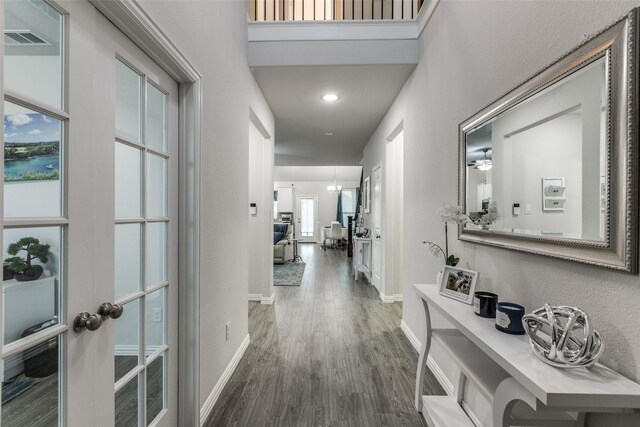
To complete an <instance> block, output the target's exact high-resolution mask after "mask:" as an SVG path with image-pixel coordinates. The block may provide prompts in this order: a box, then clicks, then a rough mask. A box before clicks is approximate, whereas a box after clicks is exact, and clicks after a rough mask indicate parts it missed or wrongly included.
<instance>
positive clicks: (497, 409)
mask: <svg viewBox="0 0 640 427" xmlns="http://www.w3.org/2000/svg"><path fill="white" fill-rule="evenodd" d="M520 400H521V401H523V402H524V403H526V404H527V405H529V406H530V407H531V409H533V410H534V411H535V410H536V409H537V406H538V399H536V397H535V396H534V395H532V394H531V393H530V392H529V391H528V390H527V389H526V388H524V387H522V385H521V384H520V383H519V382H518V381H516V380H515V379H513V378H507V379H505V380H503V381H502V382H501V383H500V385H498V388H497V389H496V394H495V396H494V398H493V427H509V426H510V425H511V420H510V418H511V417H510V414H511V410H512V409H513V406H514V405H515V404H516V403H517V402H518V401H520Z"/></svg>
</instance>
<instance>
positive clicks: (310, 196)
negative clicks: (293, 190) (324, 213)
mask: <svg viewBox="0 0 640 427" xmlns="http://www.w3.org/2000/svg"><path fill="white" fill-rule="evenodd" d="M300 199H313V200H314V204H313V219H314V220H315V224H314V225H313V239H310V238H309V237H302V235H301V233H302V223H301V222H300ZM296 219H297V221H298V226H297V227H296V233H297V236H295V237H296V238H297V239H299V240H300V242H302V243H310V242H313V243H315V242H318V241H319V239H320V227H319V226H318V224H319V221H318V195H317V194H299V195H297V196H296Z"/></svg>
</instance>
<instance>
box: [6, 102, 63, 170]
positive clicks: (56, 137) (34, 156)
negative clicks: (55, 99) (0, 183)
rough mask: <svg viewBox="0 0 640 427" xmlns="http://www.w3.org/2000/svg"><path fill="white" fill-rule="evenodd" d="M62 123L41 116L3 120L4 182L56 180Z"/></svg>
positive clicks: (18, 116)
mask: <svg viewBox="0 0 640 427" xmlns="http://www.w3.org/2000/svg"><path fill="white" fill-rule="evenodd" d="M61 130H62V124H61V122H60V120H58V119H56V118H53V117H49V116H46V115H44V114H40V113H22V114H8V115H5V116H4V181H5V182H20V181H43V180H57V179H59V175H60V134H61Z"/></svg>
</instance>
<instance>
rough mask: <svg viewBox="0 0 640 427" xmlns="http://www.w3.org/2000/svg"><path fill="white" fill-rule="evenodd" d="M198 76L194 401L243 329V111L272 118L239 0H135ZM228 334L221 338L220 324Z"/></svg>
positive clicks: (203, 394)
mask: <svg viewBox="0 0 640 427" xmlns="http://www.w3.org/2000/svg"><path fill="white" fill-rule="evenodd" d="M141 4H142V6H143V7H144V8H145V10H146V11H147V13H148V14H149V15H150V17H151V18H152V19H153V20H155V21H156V22H157V23H158V25H159V26H160V28H162V30H163V31H164V32H165V33H166V34H167V36H168V37H169V38H170V39H171V40H172V41H173V42H174V44H175V45H176V46H178V48H179V49H181V50H182V52H183V54H184V55H185V56H186V57H187V58H189V60H190V61H191V62H192V63H193V65H194V66H195V67H196V68H197V69H198V71H199V72H200V73H201V74H202V80H203V90H204V93H203V100H202V107H203V120H202V125H201V129H202V138H203V139H202V150H201V154H200V159H201V165H202V166H201V205H200V219H201V224H200V225H201V236H200V238H201V242H200V247H201V249H202V250H201V259H200V266H201V271H200V287H201V288H200V314H201V317H200V324H201V325H203V327H202V328H201V330H200V352H201V354H200V402H201V405H202V404H203V403H204V402H205V400H206V399H207V397H208V396H209V394H210V393H211V391H212V390H213V388H214V386H215V384H216V383H217V381H218V380H219V379H220V376H221V374H222V372H223V371H224V369H225V368H226V367H227V365H228V364H229V362H230V361H231V358H232V357H233V355H234V354H235V353H236V351H237V350H238V347H239V346H240V344H241V343H242V341H243V340H244V338H245V337H246V335H247V333H248V316H247V310H248V301H247V294H248V292H249V287H248V281H249V273H248V271H249V267H248V265H249V264H248V253H249V251H248V246H249V243H248V242H249V235H248V225H249V218H248V217H249V215H248V206H247V200H248V199H249V193H248V191H249V182H248V180H249V173H248V167H249V162H248V157H249V150H248V147H249V126H248V121H249V116H250V108H251V109H252V110H253V112H254V113H255V115H256V116H257V117H258V118H259V119H260V121H261V122H262V124H263V125H264V127H265V128H266V130H267V131H268V132H269V134H270V135H274V120H273V115H272V114H271V112H270V110H269V107H268V105H267V103H266V102H265V100H264V97H263V96H262V94H261V92H260V90H259V88H258V87H257V85H256V83H255V80H254V79H253V76H252V75H251V72H250V70H249V67H248V65H247V21H246V17H247V13H248V2H246V1H233V0H222V1H200V2H191V1H182V0H175V1H149V0H143V1H142V2H141ZM227 321H231V338H230V340H229V341H226V340H225V323H226V322H227Z"/></svg>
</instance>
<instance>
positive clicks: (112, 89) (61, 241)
mask: <svg viewBox="0 0 640 427" xmlns="http://www.w3.org/2000/svg"><path fill="white" fill-rule="evenodd" d="M2 13H3V15H4V20H3V31H4V34H5V38H4V55H3V71H4V73H3V75H4V79H3V85H4V87H3V94H4V101H5V102H4V106H3V116H4V130H5V131H4V137H3V141H2V142H3V147H4V154H5V162H4V165H3V168H4V177H5V179H4V185H3V212H4V215H3V224H2V225H3V236H2V240H3V251H4V257H5V258H7V257H11V256H14V255H13V254H14V253H16V255H15V256H16V257H22V258H23V259H28V258H30V257H27V254H26V251H25V250H31V251H32V252H34V254H35V255H34V256H35V258H33V259H31V260H30V261H31V264H32V267H31V268H28V265H22V266H20V265H19V264H20V261H19V260H14V262H13V263H12V265H11V266H10V267H12V268H9V269H7V268H5V274H3V276H4V277H3V292H2V316H1V318H2V329H3V336H4V339H3V345H2V362H3V365H2V372H3V378H2V381H3V384H2V386H3V387H2V394H3V399H2V401H3V403H2V408H1V409H2V413H1V417H2V419H1V423H2V425H3V426H30V427H31V426H55V425H61V426H62V425H64V426H87V425H95V426H109V425H117V426H119V427H120V426H146V425H162V426H174V425H177V396H176V394H177V378H176V372H177V369H176V367H177V366H176V363H177V337H176V327H177V304H176V303H177V285H178V284H177V255H176V250H175V248H176V246H177V238H178V236H177V222H176V220H177V212H176V209H177V202H176V201H177V196H178V195H177V172H178V171H177V114H178V113H177V90H178V89H177V85H176V83H175V82H174V81H173V80H172V79H171V78H170V77H169V76H168V75H167V74H166V73H164V72H163V71H162V70H161V69H160V67H158V66H157V64H155V63H153V62H152V61H151V60H150V59H149V58H148V57H147V56H146V55H145V54H144V52H142V51H141V50H140V49H138V48H137V47H136V46H135V45H134V44H133V43H132V42H131V41H130V40H129V39H128V38H126V37H125V36H124V35H123V34H121V33H120V32H119V31H118V30H117V29H116V28H115V27H114V26H113V25H112V24H111V23H110V22H109V21H108V20H107V19H106V18H104V17H103V16H102V15H101V14H100V13H99V12H97V11H96V10H95V8H94V7H93V6H91V5H90V4H89V3H88V2H85V1H63V2H60V3H53V2H49V1H43V0H31V1H28V2H27V1H12V0H9V1H4V2H3V3H2ZM34 239H37V241H38V242H35V240H34ZM16 244H17V245H16ZM23 264H24V263H23ZM37 265H38V266H40V267H41V268H34V267H35V266H37ZM12 269H13V270H14V271H12ZM11 275H13V276H14V278H11ZM35 277H37V278H35ZM25 279H34V280H28V281H24V280H25ZM104 303H106V304H104ZM121 309H122V310H121Z"/></svg>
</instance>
